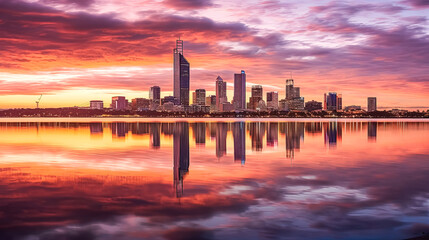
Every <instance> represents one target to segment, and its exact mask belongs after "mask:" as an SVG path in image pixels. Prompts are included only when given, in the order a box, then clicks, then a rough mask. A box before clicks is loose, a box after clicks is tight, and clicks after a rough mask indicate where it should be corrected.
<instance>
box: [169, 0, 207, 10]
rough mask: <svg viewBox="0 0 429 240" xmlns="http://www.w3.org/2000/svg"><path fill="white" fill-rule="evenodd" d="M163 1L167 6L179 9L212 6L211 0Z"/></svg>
mask: <svg viewBox="0 0 429 240" xmlns="http://www.w3.org/2000/svg"><path fill="white" fill-rule="evenodd" d="M163 3H164V4H165V5H166V6H168V7H172V8H175V9H179V10H193V9H200V8H208V7H213V6H214V4H213V2H212V0H164V1H163Z"/></svg>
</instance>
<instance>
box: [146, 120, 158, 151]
mask: <svg viewBox="0 0 429 240" xmlns="http://www.w3.org/2000/svg"><path fill="white" fill-rule="evenodd" d="M149 132H150V145H151V146H152V148H159V147H160V146H161V124H160V123H151V124H150V127H149Z"/></svg>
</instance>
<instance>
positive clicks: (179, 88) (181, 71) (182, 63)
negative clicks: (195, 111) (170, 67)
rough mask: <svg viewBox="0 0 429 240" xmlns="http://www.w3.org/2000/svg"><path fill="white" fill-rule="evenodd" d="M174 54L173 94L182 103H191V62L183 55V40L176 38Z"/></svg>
mask: <svg viewBox="0 0 429 240" xmlns="http://www.w3.org/2000/svg"><path fill="white" fill-rule="evenodd" d="M173 54H174V89H173V95H174V97H175V98H177V99H179V102H180V105H184V106H188V105H189V85H190V84H189V79H190V67H189V62H188V60H186V58H185V57H184V56H183V41H182V40H180V39H179V40H176V48H175V49H174V51H173Z"/></svg>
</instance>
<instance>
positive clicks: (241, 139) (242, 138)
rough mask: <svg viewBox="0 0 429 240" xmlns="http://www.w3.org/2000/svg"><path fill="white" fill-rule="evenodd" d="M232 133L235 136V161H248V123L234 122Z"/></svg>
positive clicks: (242, 162)
mask: <svg viewBox="0 0 429 240" xmlns="http://www.w3.org/2000/svg"><path fill="white" fill-rule="evenodd" d="M232 135H233V137H234V162H241V164H243V165H244V163H245V162H246V124H245V123H244V122H235V123H233V124H232Z"/></svg>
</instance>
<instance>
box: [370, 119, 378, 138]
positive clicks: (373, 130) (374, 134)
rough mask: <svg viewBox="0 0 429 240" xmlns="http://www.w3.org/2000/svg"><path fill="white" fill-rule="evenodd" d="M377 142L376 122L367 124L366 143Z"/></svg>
mask: <svg viewBox="0 0 429 240" xmlns="http://www.w3.org/2000/svg"><path fill="white" fill-rule="evenodd" d="M376 140H377V122H369V123H368V141H370V142H375V141H376Z"/></svg>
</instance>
